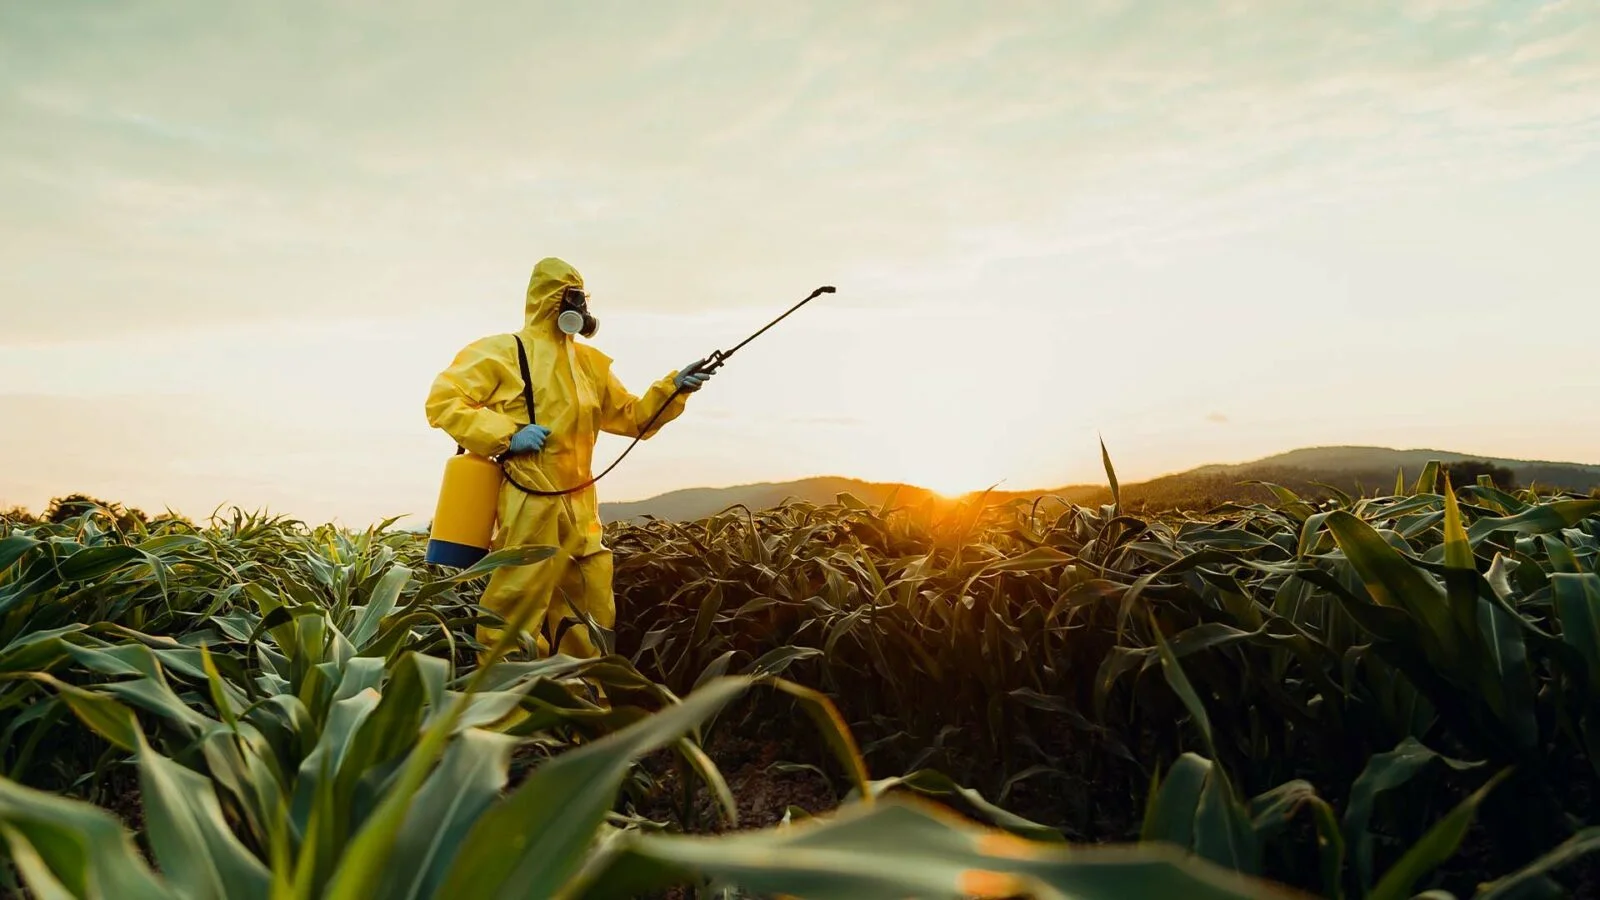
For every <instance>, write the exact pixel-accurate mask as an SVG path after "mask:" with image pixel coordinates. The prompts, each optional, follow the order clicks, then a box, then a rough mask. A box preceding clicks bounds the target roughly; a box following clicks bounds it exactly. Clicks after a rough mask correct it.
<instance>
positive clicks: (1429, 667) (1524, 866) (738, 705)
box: [0, 460, 1600, 900]
mask: <svg viewBox="0 0 1600 900" xmlns="http://www.w3.org/2000/svg"><path fill="white" fill-rule="evenodd" d="M1106 469H1107V475H1108V478H1109V482H1110V485H1111V489H1112V498H1113V499H1112V502H1111V503H1109V504H1107V505H1105V506H1100V507H1095V508H1088V507H1082V506H1077V505H1073V504H1070V503H1066V502H1062V501H1053V500H1040V501H1017V502H1009V503H1005V504H999V505H996V504H986V503H983V502H981V501H980V500H973V501H968V502H963V503H957V504H948V505H943V506H938V507H936V506H933V505H927V506H925V507H919V508H894V507H890V506H886V507H883V508H869V507H867V506H865V505H864V504H862V503H860V502H857V501H855V500H853V499H852V498H850V497H848V496H842V497H840V498H839V500H838V502H837V503H835V504H832V505H829V506H825V507H816V506H810V505H789V506H785V507H781V508H777V509H773V510H766V511H751V510H744V509H735V510H729V511H726V512H724V513H722V514H720V515H718V516H715V517H712V518H710V519H706V520H702V521H698V522H694V523H688V524H680V523H671V522H663V521H651V522H647V523H645V524H614V525H611V526H609V527H608V543H609V544H610V545H611V546H612V547H613V549H614V550H615V552H616V590H617V598H618V619H617V621H618V627H617V629H616V631H615V632H614V633H603V634H602V635H601V638H602V639H603V640H602V643H603V644H604V645H605V648H606V650H607V653H606V654H605V655H604V656H602V657H601V658H598V659H592V660H579V659H571V658H565V657H560V656H557V657H550V658H544V659H529V658H527V657H526V656H525V655H522V654H518V653H515V652H508V651H513V650H515V648H512V647H507V646H499V647H493V648H488V647H482V646H480V645H478V644H476V643H475V642H474V640H473V635H474V634H475V632H476V627H477V625H479V624H480V623H487V624H500V623H499V620H497V619H494V618H493V617H492V616H490V615H489V614H488V613H486V612H485V611H483V610H481V609H480V608H478V607H477V606H476V605H475V603H474V601H475V599H476V597H477V596H478V594H479V592H480V591H481V589H482V587H483V585H484V582H485V579H486V576H487V574H488V573H489V572H491V571H493V570H494V569H495V568H497V567H499V566H505V565H540V564H542V563H543V562H544V561H545V560H547V559H548V558H549V557H550V556H551V555H552V554H553V553H555V552H558V551H557V548H522V549H518V550H511V551H504V552H501V553H496V554H492V555H491V556H490V557H489V558H487V559H485V560H484V561H483V562H482V563H480V564H479V565H478V566H475V567H474V568H473V569H471V570H467V571H464V572H455V571H448V570H436V569H433V568H432V567H429V566H427V565H426V564H424V563H423V561H422V550H423V543H424V541H425V538H423V537H422V536H419V535H416V534H411V533H406V532H399V531H393V530H391V528H390V526H391V525H392V523H384V524H383V525H381V526H378V527H374V528H371V529H368V530H366V531H363V532H351V531H346V530H341V529H336V528H333V527H331V526H318V527H312V526H308V525H306V524H304V523H301V522H297V521H294V520H290V519H283V518H270V517H265V516H252V515H246V514H243V513H237V512H236V513H234V514H232V515H231V516H229V517H220V518H214V519H212V520H211V521H209V522H208V523H206V524H204V525H203V526H194V525H191V524H189V523H187V522H184V521H181V520H176V519H172V520H165V521H161V522H158V523H154V524H145V523H142V522H137V521H129V520H127V519H126V518H118V517H116V516H114V515H110V514H106V513H105V512H103V511H94V510H88V511H85V512H83V513H82V514H81V515H77V516H75V517H73V518H71V519H69V520H67V521H65V522H60V523H41V524H13V525H9V526H3V525H0V527H3V528H4V529H5V530H4V531H0V767H3V769H0V847H3V848H4V849H3V859H4V865H3V869H4V871H3V872H0V890H4V891H5V892H7V895H8V896H19V897H23V896H26V897H38V898H102V897H103V898H119V900H120V898H128V900H146V898H150V900H156V898H161V900H166V898H224V897H226V898H247V900H257V898H259V900H289V898H351V900H353V898H370V897H382V898H404V900H428V898H454V897H494V898H554V897H561V898H628V897H642V898H647V897H669V896H671V897H689V896H698V897H730V898H732V897H768V898H776V897H804V898H847V900H854V898H862V900H866V898H904V897H919V898H965V897H984V898H1011V897H1036V898H1067V897H1071V898H1112V897H1118V898H1121V897H1165V896H1182V897H1185V898H1192V900H1200V898H1244V897H1254V898H1267V897H1271V898H1280V897H1283V898H1287V897H1328V898H1352V900H1356V898H1362V900H1365V898H1374V900H1401V898H1412V897H1415V898H1429V900H1444V898H1465V897H1478V898H1498V900H1506V898H1534V897H1561V896H1584V895H1586V894H1588V895H1593V893H1591V892H1600V867H1597V866H1596V865H1595V861H1596V860H1597V859H1600V857H1596V856H1591V855H1590V854H1591V851H1594V850H1596V849H1600V824H1596V818H1597V817H1596V813H1595V809H1596V802H1597V798H1596V795H1595V787H1596V785H1597V784H1600V500H1596V499H1590V498H1581V497H1577V496H1548V495H1536V494H1533V493H1529V492H1518V493H1507V492H1505V491H1502V490H1499V489H1497V488H1495V487H1494V486H1493V484H1492V483H1491V482H1489V481H1488V480H1487V478H1485V479H1482V480H1480V481H1479V483H1476V484H1472V485H1458V486H1451V485H1449V484H1448V483H1446V482H1445V481H1444V479H1441V478H1440V477H1439V471H1438V468H1437V466H1429V467H1428V468H1427V469H1426V470H1425V471H1423V472H1422V473H1420V475H1418V477H1417V478H1416V479H1415V480H1414V481H1409V482H1408V481H1407V480H1406V479H1405V478H1404V477H1403V476H1402V477H1401V478H1400V479H1398V480H1397V482H1396V484H1395V486H1394V489H1393V491H1392V492H1388V493H1385V494H1382V495H1378V496H1364V497H1352V496H1348V495H1344V494H1339V493H1338V492H1334V493H1335V495H1336V496H1334V497H1333V499H1331V500H1317V501H1308V500H1304V499H1302V498H1300V497H1299V496H1297V495H1295V494H1294V493H1292V492H1290V491H1289V490H1287V489H1284V488H1279V487H1272V491H1273V497H1274V500H1273V501H1272V502H1270V503H1263V504H1249V505H1245V504H1237V505H1228V506H1222V507H1219V508H1216V509H1213V510H1210V511H1209V512H1208V513H1207V514H1205V515H1203V516H1193V517H1177V516H1172V517H1165V518H1163V517H1155V518H1145V517H1140V516H1134V515H1129V514H1126V513H1125V512H1124V511H1123V510H1122V508H1121V504H1120V499H1119V495H1118V491H1117V482H1116V476H1115V472H1114V471H1113V470H1112V468H1111V464H1110V461H1109V460H1107V463H1106ZM1269 487H1271V486H1269ZM513 624H515V623H513Z"/></svg>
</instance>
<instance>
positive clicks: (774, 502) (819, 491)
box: [600, 476, 934, 522]
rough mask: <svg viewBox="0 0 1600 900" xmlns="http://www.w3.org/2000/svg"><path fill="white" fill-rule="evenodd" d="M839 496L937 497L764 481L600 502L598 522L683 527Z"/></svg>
mask: <svg viewBox="0 0 1600 900" xmlns="http://www.w3.org/2000/svg"><path fill="white" fill-rule="evenodd" d="M841 493H849V494H852V495H854V496H855V497H858V498H860V499H861V500H862V501H864V502H866V503H872V504H879V503H883V502H884V501H885V500H887V499H888V498H889V497H890V496H891V495H894V496H895V497H896V501H897V502H898V501H905V502H908V503H916V502H919V501H921V500H923V499H926V498H928V497H932V496H934V493H933V492H932V491H930V490H928V489H926V488H920V487H914V486H912V485H906V484H893V483H879V482H871V481H861V480H859V479H855V478H838V477H832V476H821V477H816V478H804V479H801V480H799V481H782V482H761V483H758V484H741V485H734V486H731V487H718V488H685V489H683V490H678V491H670V492H668V493H665V494H659V495H657V496H655V497H651V498H649V499H647V500H637V501H631V502H621V503H601V504H600V518H601V519H602V520H604V521H607V522H617V521H624V520H628V519H637V518H641V517H643V516H646V515H651V516H655V517H656V518H658V519H671V520H673V521H678V522H684V521H691V520H694V519H701V518H705V517H706V516H711V515H715V514H717V513H718V512H721V511H722V510H724V509H727V508H728V507H730V506H738V505H741V504H742V505H744V506H748V507H750V508H751V509H752V510H760V509H769V508H771V507H774V506H779V505H781V504H783V503H785V502H788V501H790V500H799V501H802V502H806V503H819V504H820V503H832V502H833V500H834V498H835V497H837V496H838V495H839V494H841Z"/></svg>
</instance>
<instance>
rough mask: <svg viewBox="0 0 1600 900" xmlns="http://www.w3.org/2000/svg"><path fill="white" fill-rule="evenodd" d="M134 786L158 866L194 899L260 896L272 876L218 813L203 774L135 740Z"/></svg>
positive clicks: (252, 898) (260, 898)
mask: <svg viewBox="0 0 1600 900" xmlns="http://www.w3.org/2000/svg"><path fill="white" fill-rule="evenodd" d="M139 787H140V790H141V791H142V794H143V799H144V804H145V820H146V827H147V829H148V832H149V835H150V844H151V847H152V848H153V849H154V850H155V855H156V859H157V861H158V862H159V863H160V864H161V870H162V872H163V873H165V874H166V876H167V878H168V879H169V880H170V881H171V882H172V883H173V885H174V886H175V887H178V888H179V889H181V890H182V891H183V892H184V893H185V895H187V896H188V897H192V898H195V900H202V898H203V900H213V898H215V900H234V898H238V900H266V898H267V895H268V892H269V889H270V885H271V881H272V876H271V874H270V873H269V872H268V870H267V868H266V867H265V866H263V865H262V864H261V862H260V861H259V860H257V859H256V858H255V857H254V856H253V855H252V854H251V853H250V851H249V850H247V849H245V847H244V845H243V844H242V843H240V842H239V839H238V838H237V837H235V836H234V834H233V831H232V829H231V828H230V827H229V825H228V822H227V820H226V819H225V818H223V815H222V807H221V806H220V805H219V804H218V802H217V795H216V793H215V791H214V789H213V787H212V783H211V781H210V780H209V779H207V778H206V777H205V776H203V775H201V774H199V773H198V772H194V771H192V770H190V769H186V768H184V767H183V766H180V765H178V764H177V763H175V762H172V761H171V760H169V759H166V758H165V757H163V756H161V755H160V754H157V753H156V752H154V751H153V750H151V749H150V747H149V745H147V744H145V743H144V742H143V741H142V740H141V741H140V747H139Z"/></svg>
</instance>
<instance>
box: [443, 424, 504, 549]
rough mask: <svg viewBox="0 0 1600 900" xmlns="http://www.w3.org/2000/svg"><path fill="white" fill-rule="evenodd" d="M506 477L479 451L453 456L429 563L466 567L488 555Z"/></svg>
mask: <svg viewBox="0 0 1600 900" xmlns="http://www.w3.org/2000/svg"><path fill="white" fill-rule="evenodd" d="M504 479H505V473H504V472H502V471H501V470H500V466H499V464H497V463H495V462H493V461H491V460H487V459H484V458H483V457H481V456H478V455H477V454H475V453H467V452H465V451H463V450H459V449H458V450H457V451H456V455H455V456H452V457H450V460H449V462H446V463H445V464H444V483H443V484H441V485H440V486H439V505H438V507H437V508H436V509H435V510H434V513H433V528H432V531H431V533H430V534H429V535H428V552H427V555H426V557H425V559H426V560H427V561H428V562H430V563H434V564H436V565H441V566H453V567H455V568H459V569H465V568H467V567H468V566H471V565H472V564H474V563H476V562H477V561H478V560H480V559H483V558H484V556H486V555H488V553H489V542H490V541H491V540H492V539H493V537H494V525H495V516H496V512H497V510H498V509H499V505H500V485H501V482H502V481H503V480H504Z"/></svg>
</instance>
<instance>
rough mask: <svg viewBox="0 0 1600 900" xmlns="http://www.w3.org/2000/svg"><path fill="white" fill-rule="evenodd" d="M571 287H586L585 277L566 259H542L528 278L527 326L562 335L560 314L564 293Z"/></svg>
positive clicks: (525, 315) (550, 257) (524, 321)
mask: <svg viewBox="0 0 1600 900" xmlns="http://www.w3.org/2000/svg"><path fill="white" fill-rule="evenodd" d="M568 287H577V288H581V287H583V276H582V275H579V274H578V270H577V269H574V268H573V267H572V266H570V265H568V264H567V263H566V261H564V260H560V259H557V258H556V257H554V256H549V257H545V258H544V259H541V260H539V262H538V264H537V265H535V266H534V267H533V274H532V275H530V276H529V277H528V298H527V302H526V303H525V304H524V306H523V325H524V327H526V328H527V329H528V330H529V331H532V332H533V333H535V334H543V333H546V332H548V333H549V334H551V335H554V336H561V332H560V331H558V330H557V329H556V316H557V315H558V314H560V312H561V294H562V292H563V291H565V290H566V289H567V288H568Z"/></svg>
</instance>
